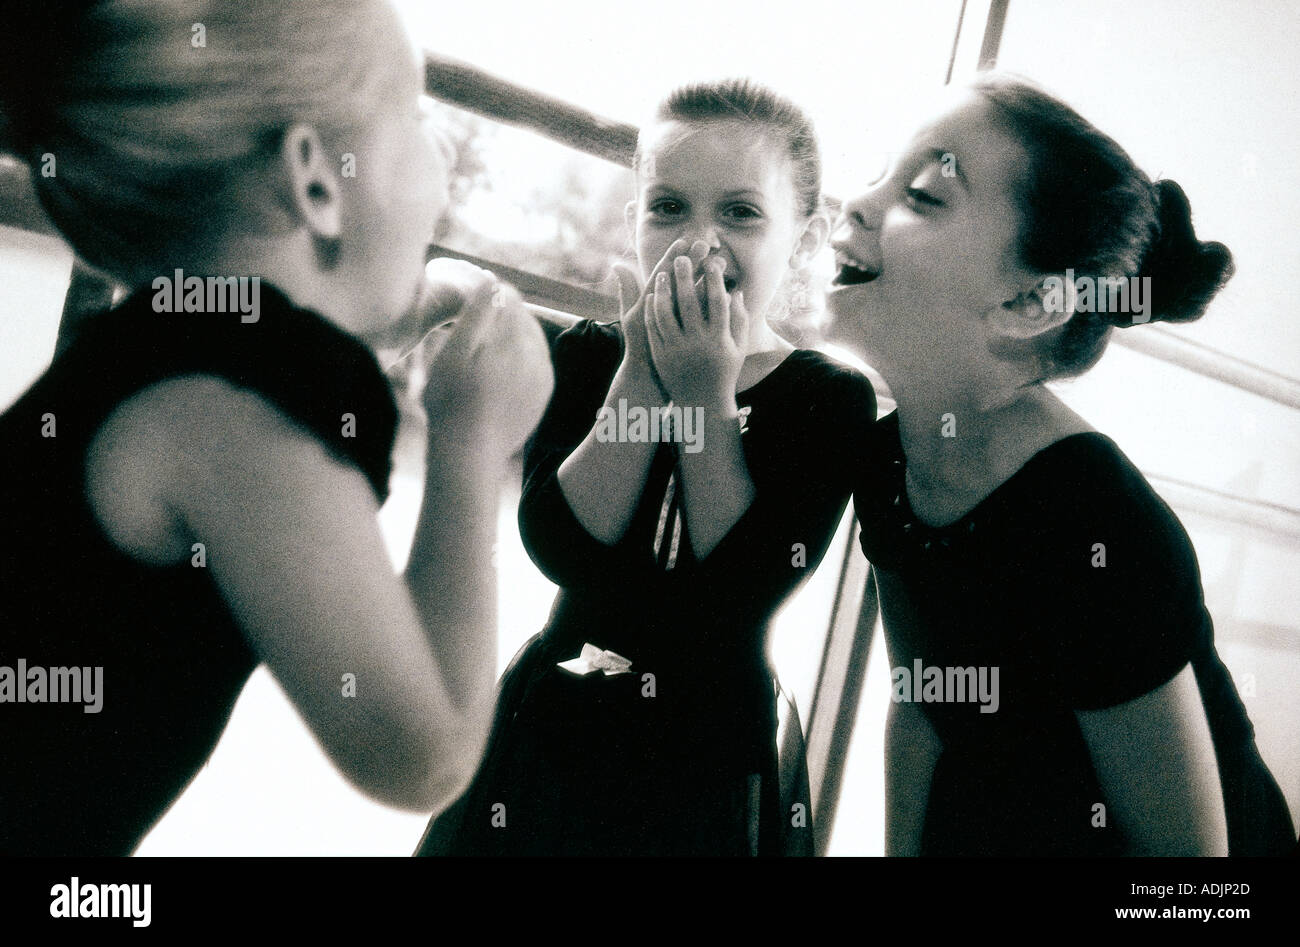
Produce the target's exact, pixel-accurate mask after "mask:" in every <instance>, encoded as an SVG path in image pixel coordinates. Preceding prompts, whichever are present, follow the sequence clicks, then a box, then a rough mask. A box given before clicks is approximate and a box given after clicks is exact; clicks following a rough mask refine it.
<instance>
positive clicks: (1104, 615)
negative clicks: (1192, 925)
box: [855, 413, 1294, 855]
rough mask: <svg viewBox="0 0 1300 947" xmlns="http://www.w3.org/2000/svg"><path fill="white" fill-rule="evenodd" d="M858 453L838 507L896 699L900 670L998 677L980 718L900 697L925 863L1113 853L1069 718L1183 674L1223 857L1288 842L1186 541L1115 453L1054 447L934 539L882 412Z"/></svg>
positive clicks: (902, 679)
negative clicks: (1207, 746)
mask: <svg viewBox="0 0 1300 947" xmlns="http://www.w3.org/2000/svg"><path fill="white" fill-rule="evenodd" d="M871 444H872V449H871V451H870V452H869V454H868V456H869V463H868V466H867V468H866V472H867V473H866V476H865V477H864V479H863V481H862V483H861V484H860V486H859V489H858V490H857V492H856V494H855V504H856V509H857V513H858V517H859V519H860V521H861V523H862V548H863V551H864V553H865V554H866V556H867V558H868V559H869V560H870V561H871V563H872V564H873V566H874V568H875V573H876V578H877V583H878V587H879V591H880V600H881V609H882V615H883V620H884V625H885V633H886V641H887V643H888V648H889V660H890V667H891V669H893V670H894V671H895V674H894V676H893V677H892V678H891V683H895V684H897V686H896V693H897V695H898V697H900V698H906V697H907V696H908V690H907V688H909V687H915V686H916V685H915V683H914V681H915V679H916V677H917V674H916V671H917V670H918V664H917V662H920V665H919V668H920V670H921V671H922V675H921V676H922V680H924V678H925V669H926V668H929V667H936V668H941V669H944V673H945V679H946V675H947V669H949V668H975V669H977V671H978V670H979V669H991V668H994V667H996V668H998V679H997V709H996V711H994V712H981V705H984V706H990V707H991V706H992V702H991V701H990V700H982V701H981V700H980V699H978V698H977V699H974V700H971V699H969V696H968V698H967V699H966V700H958V699H955V698H958V697H960V693H959V692H958V691H957V689H956V687H955V686H954V687H953V688H952V689H951V690H948V691H933V692H932V694H933V695H939V694H942V696H944V697H945V698H947V700H946V701H945V702H937V701H931V700H927V699H926V695H925V693H924V691H923V689H922V693H921V694H920V695H917V694H916V693H915V691H913V692H912V695H911V699H913V700H918V696H919V698H920V699H919V700H918V703H919V706H920V707H921V709H922V710H923V711H924V713H925V715H926V717H927V718H928V720H929V721H930V723H931V724H932V725H933V727H934V729H935V731H936V733H937V734H938V736H939V738H940V740H941V741H942V743H943V751H942V754H941V756H940V758H939V760H938V763H937V765H936V767H935V771H934V776H933V781H932V785H931V789H930V797H929V803H928V806H927V811H926V817H925V825H924V830H923V834H922V849H923V852H924V853H927V854H1016V855H1028V854H1033V855H1050V854H1114V853H1119V852H1121V851H1123V850H1124V846H1125V826H1123V825H1122V824H1119V822H1118V821H1117V817H1116V815H1115V813H1114V812H1113V811H1110V810H1109V808H1108V810H1107V812H1106V816H1105V822H1106V827H1104V828H1103V827H1100V826H1099V825H1097V824H1095V823H1098V822H1099V821H1100V820H1098V819H1097V815H1098V810H1096V809H1095V808H1094V807H1095V806H1096V805H1097V804H1099V803H1100V804H1101V805H1105V804H1106V802H1107V800H1106V798H1105V795H1104V794H1103V792H1102V790H1101V787H1100V785H1099V783H1098V779H1097V775H1096V773H1095V771H1094V769H1093V766H1092V763H1091V759H1090V756H1089V752H1088V748H1087V745H1086V743H1085V741H1084V738H1083V734H1082V731H1081V729H1080V727H1079V724H1078V721H1077V718H1076V717H1075V712H1076V711H1080V710H1093V709H1099V708H1105V707H1112V706H1115V705H1118V704H1121V703H1125V702H1127V701H1130V700H1132V699H1134V698H1137V697H1139V696H1141V695H1143V694H1146V693H1148V692H1149V691H1152V690H1154V689H1155V688H1157V687H1159V686H1161V685H1162V684H1164V683H1166V682H1167V681H1169V680H1171V679H1172V678H1173V677H1174V676H1175V675H1176V674H1177V673H1178V672H1179V671H1180V670H1181V669H1183V668H1184V667H1186V666H1187V665H1188V663H1189V662H1190V663H1191V665H1192V667H1193V668H1194V671H1195V674H1196V678H1197V682H1198V685H1199V688H1200V691H1201V696H1202V700H1203V703H1204V706H1205V709H1206V712H1207V716H1208V719H1209V723H1210V726H1211V731H1212V734H1213V736H1214V742H1215V747H1216V751H1217V754H1218V757H1219V765H1220V770H1221V775H1222V780H1223V783H1224V792H1225V801H1226V803H1227V808H1228V821H1229V835H1230V844H1231V846H1232V848H1233V850H1234V852H1243V851H1245V850H1247V849H1254V848H1256V847H1258V846H1263V847H1264V848H1270V846H1272V845H1278V846H1280V845H1282V844H1283V842H1284V840H1286V842H1285V844H1287V845H1289V844H1291V843H1292V842H1294V836H1293V833H1292V831H1291V828H1290V821H1289V815H1288V814H1287V810H1286V806H1285V802H1283V801H1282V800H1281V795H1280V793H1279V792H1277V787H1276V784H1275V783H1272V779H1271V777H1270V776H1269V775H1268V772H1267V770H1266V769H1265V768H1264V767H1263V764H1262V762H1260V761H1259V757H1258V754H1257V752H1256V751H1255V746H1254V731H1253V728H1252V726H1251V723H1250V721H1249V719H1248V718H1247V716H1246V713H1245V709H1244V707H1243V705H1242V704H1241V701H1240V699H1239V698H1238V696H1237V693H1236V690H1235V688H1234V686H1233V684H1232V680H1231V677H1230V676H1229V675H1228V672H1227V670H1226V669H1225V668H1224V666H1223V664H1222V663H1221V662H1220V661H1219V659H1218V656H1217V654H1216V652H1215V649H1214V641H1213V629H1212V625H1211V621H1210V617H1209V614H1208V612H1207V611H1206V609H1205V605H1204V600H1203V596H1202V591H1201V584H1200V575H1199V570H1198V568H1197V563H1196V556H1195V553H1194V551H1193V549H1192V545H1191V542H1190V540H1189V539H1188V537H1187V534H1186V532H1185V531H1184V530H1183V528H1182V526H1181V524H1180V523H1179V522H1178V520H1177V518H1176V517H1175V516H1174V514H1173V512H1172V511H1171V510H1170V509H1169V508H1168V506H1167V505H1166V504H1165V503H1164V502H1163V501H1162V500H1161V499H1160V498H1159V497H1158V496H1157V495H1156V494H1155V492H1154V491H1153V490H1152V489H1151V487H1150V485H1149V484H1147V482H1146V480H1145V479H1144V478H1143V477H1142V475H1141V473H1139V472H1138V470H1137V469H1136V468H1135V467H1134V466H1133V464H1132V463H1131V462H1130V461H1129V460H1128V458H1127V457H1125V456H1124V454H1123V453H1122V452H1121V451H1120V450H1119V448H1118V447H1117V446H1116V445H1115V444H1114V442H1112V441H1111V440H1110V439H1109V438H1107V437H1105V436H1104V435H1101V434H1098V433H1095V432H1086V433H1080V434H1075V435H1073V436H1069V437H1066V438H1064V439H1062V440H1060V441H1057V442H1056V443H1054V444H1052V445H1050V446H1049V447H1047V448H1046V449H1044V450H1042V451H1040V452H1039V453H1038V454H1036V455H1035V456H1034V457H1032V458H1031V459H1030V460H1029V461H1028V462H1027V463H1026V464H1025V465H1024V466H1023V467H1022V468H1021V469H1020V470H1019V471H1018V472H1017V473H1016V474H1014V475H1013V476H1012V477H1011V478H1010V479H1008V480H1007V481H1006V482H1005V483H1003V484H1002V485H1001V486H1000V487H998V488H997V489H996V490H995V491H994V492H993V493H992V494H991V495H990V496H988V497H987V498H986V499H985V500H984V501H982V502H981V503H980V504H978V505H977V506H976V507H975V509H973V510H972V511H970V512H969V513H968V514H967V515H966V516H963V517H962V518H961V519H960V520H958V521H957V522H955V523H952V524H949V525H947V526H944V527H941V528H932V527H928V526H927V525H926V524H924V523H922V522H921V521H919V520H918V519H917V518H916V516H915V515H914V514H913V513H912V510H911V507H910V505H909V504H908V499H907V491H906V488H905V481H904V471H905V458H904V455H903V452H902V447H901V443H900V440H899V432H898V418H897V414H896V413H895V414H891V415H889V416H887V417H886V418H883V419H882V420H881V421H880V423H879V424H878V425H877V426H876V428H875V429H874V430H873V432H872V437H871ZM898 669H905V670H906V671H907V672H908V673H907V674H902V673H898ZM931 679H932V680H933V679H934V678H933V676H931ZM965 679H966V680H970V677H969V675H966V676H965ZM985 681H986V682H987V683H988V684H989V685H991V683H992V681H993V678H992V675H991V672H987V671H986V676H985ZM955 683H956V676H955V675H954V685H955ZM986 692H987V691H986ZM1247 797H1249V798H1247ZM1279 806H1280V808H1279Z"/></svg>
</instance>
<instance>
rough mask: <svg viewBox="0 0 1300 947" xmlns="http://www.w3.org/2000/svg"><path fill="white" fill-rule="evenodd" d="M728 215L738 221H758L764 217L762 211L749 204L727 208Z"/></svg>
mask: <svg viewBox="0 0 1300 947" xmlns="http://www.w3.org/2000/svg"><path fill="white" fill-rule="evenodd" d="M727 213H728V214H729V215H730V216H732V217H734V218H736V219H737V220H758V219H759V218H760V217H762V216H763V213H762V211H760V210H759V209H758V208H757V207H752V206H750V205H749V204H735V205H733V206H732V207H729V208H727Z"/></svg>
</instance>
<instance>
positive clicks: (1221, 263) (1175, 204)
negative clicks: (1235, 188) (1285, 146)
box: [1139, 180, 1236, 322]
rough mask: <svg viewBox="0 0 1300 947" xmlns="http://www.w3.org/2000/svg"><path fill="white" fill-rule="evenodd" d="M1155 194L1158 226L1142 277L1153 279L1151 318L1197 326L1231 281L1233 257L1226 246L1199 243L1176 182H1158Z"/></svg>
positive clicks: (1143, 266)
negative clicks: (1215, 297)
mask: <svg viewBox="0 0 1300 947" xmlns="http://www.w3.org/2000/svg"><path fill="white" fill-rule="evenodd" d="M1153 192H1154V194H1155V198H1156V203H1157V204H1158V205H1159V223H1158V225H1157V229H1156V232H1155V234H1154V236H1153V238H1152V241H1151V245H1150V247H1149V248H1148V249H1147V252H1146V256H1145V257H1144V258H1143V260H1142V271H1141V273H1140V274H1139V275H1140V276H1149V277H1150V278H1151V284H1150V285H1151V318H1152V320H1155V321H1165V322H1192V321H1194V320H1196V319H1199V318H1200V317H1201V316H1202V315H1203V314H1204V313H1205V307H1206V306H1208V305H1209V303H1210V300H1211V299H1213V298H1214V296H1215V294H1216V293H1218V291H1219V290H1220V289H1222V288H1223V286H1224V284H1225V283H1227V282H1228V280H1229V279H1231V277H1232V274H1233V272H1235V270H1236V267H1235V266H1234V265H1233V262H1232V253H1231V252H1230V251H1229V250H1228V248H1227V247H1225V246H1224V245H1223V244H1221V243H1216V242H1214V241H1206V242H1203V241H1201V240H1198V239H1196V232H1195V231H1194V230H1193V229H1192V209H1191V206H1190V205H1189V204H1188V202H1187V195H1186V194H1184V193H1183V189H1182V188H1181V187H1179V186H1178V183H1177V182H1175V181H1169V180H1162V181H1157V182H1156V183H1155V184H1154V185H1153Z"/></svg>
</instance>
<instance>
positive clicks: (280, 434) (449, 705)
mask: <svg viewBox="0 0 1300 947" xmlns="http://www.w3.org/2000/svg"><path fill="white" fill-rule="evenodd" d="M480 302H482V300H480ZM471 308H472V307H471ZM532 333H535V336H534V335H533V334H532ZM453 343H454V344H453ZM485 362H487V363H493V364H495V366H496V367H495V368H493V367H491V364H485ZM434 367H435V368H440V369H442V370H441V371H440V372H439V376H440V378H441V383H440V386H435V387H434V392H433V395H432V396H429V392H428V389H426V403H427V404H428V405H429V406H430V409H431V411H430V413H431V415H435V416H437V417H438V418H439V420H440V421H442V422H444V423H442V424H439V425H437V426H436V434H435V438H434V439H433V440H434V441H435V443H434V446H433V447H432V448H431V451H430V469H429V477H428V481H427V485H426V491H425V503H424V507H423V510H422V513H421V522H420V524H419V527H418V535H417V547H416V550H413V557H412V558H413V566H412V568H411V569H410V570H409V571H408V576H407V581H406V582H405V583H404V582H403V581H402V579H401V578H399V577H398V576H397V575H395V574H394V571H393V568H392V564H391V562H390V560H389V559H388V555H387V552H386V549H385V546H384V544H383V541H382V539H381V536H380V533H379V528H378V524H377V520H376V516H377V513H378V510H377V506H376V502H375V497H374V494H373V492H372V491H371V488H370V486H369V483H368V482H367V481H366V479H365V478H364V476H362V475H361V473H360V472H359V471H357V470H356V469H354V468H353V467H351V466H349V465H346V464H343V463H341V462H339V461H338V460H336V459H335V458H333V457H332V456H331V455H329V454H328V453H327V452H326V450H325V449H324V448H323V446H322V445H321V444H320V443H319V442H318V441H317V440H316V439H315V438H314V437H312V436H310V435H309V434H307V433H306V432H304V431H303V430H301V429H300V428H298V427H297V425H295V424H294V423H293V422H292V421H290V420H289V419H288V418H286V417H285V416H284V415H282V414H280V412H279V411H277V410H276V409H275V408H274V407H272V406H271V405H270V404H269V403H267V402H266V401H264V400H263V399H262V398H261V397H260V396H258V395H256V394H253V393H251V392H247V391H243V390H240V389H237V388H235V387H233V386H232V385H230V384H229V383H227V382H225V381H224V380H221V379H218V378H214V377H211V376H189V377H185V378H177V379H171V380H169V381H167V382H164V383H162V384H159V385H156V386H154V387H152V388H150V389H147V390H145V391H143V392H141V393H139V394H137V395H136V396H135V397H133V398H131V399H129V400H128V401H127V402H125V403H124V404H123V405H121V406H119V408H118V409H117V411H116V412H115V413H114V415H113V416H112V417H111V418H110V419H109V421H108V422H107V423H106V424H105V425H104V426H103V428H102V429H101V431H100V433H99V434H98V435H97V437H96V439H95V442H94V444H92V448H91V451H90V452H89V454H88V470H87V476H88V488H89V493H90V499H91V502H92V506H93V507H94V509H95V511H96V514H97V516H98V518H99V520H100V522H101V524H102V525H103V526H104V529H105V531H106V533H107V534H108V535H109V536H110V537H111V538H112V539H113V540H114V541H115V542H116V543H117V544H118V545H119V546H120V547H122V548H123V549H124V550H125V551H127V552H128V553H130V554H132V555H135V556H136V557H137V558H140V559H142V560H145V561H149V562H154V563H157V564H166V563H174V562H177V561H181V560H184V559H188V558H189V555H190V549H191V546H192V544H193V543H195V542H201V543H203V544H204V545H205V547H206V560H207V562H206V568H209V569H211V572H212V578H213V580H214V582H215V584H216V587H217V589H218V590H219V591H220V593H221V594H222V596H223V597H224V598H225V599H226V601H227V603H228V605H229V607H230V609H231V612H232V614H233V615H234V617H235V619H236V621H237V622H238V623H239V625H240V628H241V630H242V631H243V633H244V635H245V637H246V638H247V640H248V641H249V643H250V644H251V646H252V647H253V649H254V650H255V651H256V653H257V654H258V656H259V658H260V659H261V660H263V661H264V662H265V663H266V664H267V666H268V668H269V669H270V670H271V672H272V673H273V674H274V675H275V677H276V679H277V680H278V681H279V682H280V684H281V686H283V688H284V689H285V692H286V694H287V695H288V697H289V698H290V700H291V701H292V702H293V704H294V706H295V707H296V708H297V710H298V712H299V713H300V714H301V715H302V717H303V719H304V721H305V722H306V723H307V725H308V726H309V727H310V728H311V730H312V732H313V734H314V735H315V737H316V739H317V741H318V742H319V743H320V744H321V746H322V747H323V749H324V750H325V751H326V752H327V753H328V754H329V755H330V757H331V758H332V759H333V760H334V762H335V763H336V765H338V766H339V768H340V769H341V770H342V771H343V773H344V775H345V776H347V778H348V779H350V780H351V781H352V782H353V783H354V784H356V785H357V787H358V788H360V789H361V790H362V791H364V792H367V793H369V794H370V795H372V796H374V797H375V798H377V799H379V800H380V801H383V802H386V803H388V804H390V805H395V806H400V807H403V808H409V809H415V810H422V811H427V810H429V809H432V808H436V807H439V806H441V805H443V804H445V803H446V802H449V801H450V800H451V799H453V798H455V796H456V795H457V794H458V793H459V792H460V791H462V790H463V788H464V785H465V784H466V782H467V781H468V779H469V777H470V776H471V775H472V773H473V771H474V768H475V766H476V764H477V759H478V756H479V753H480V751H481V747H482V743H483V740H484V737H485V735H486V728H487V725H488V721H489V719H490V715H491V701H490V699H489V696H490V684H491V668H492V663H493V662H492V661H491V657H492V655H493V654H494V651H495V648H494V642H495V596H494V595H493V594H491V592H492V584H491V583H492V570H491V565H490V557H491V548H492V542H491V540H492V537H493V533H494V524H495V518H496V491H497V483H498V480H499V477H500V475H501V473H502V471H503V469H504V467H505V458H507V457H508V456H509V455H510V453H511V452H512V450H513V446H511V445H514V444H516V443H517V442H518V441H520V440H522V436H523V435H522V434H521V433H520V432H521V431H523V432H524V433H526V428H527V427H528V426H529V425H530V424H531V423H532V421H534V420H535V419H536V415H537V414H539V413H540V410H541V405H542V404H544V403H545V399H546V397H547V396H548V395H549V390H550V388H549V371H550V367H549V361H548V360H547V359H546V357H545V343H544V341H543V339H542V337H541V331H540V329H539V328H538V327H537V326H536V324H535V323H533V322H532V321H531V320H529V319H527V317H526V316H523V315H519V314H514V315H513V316H512V317H507V316H506V315H505V314H503V315H501V317H500V318H499V319H492V318H490V312H489V309H488V307H486V306H483V305H479V306H478V307H477V308H476V309H473V311H471V312H468V313H467V315H466V317H465V318H463V319H462V325H461V326H459V327H458V328H457V331H456V332H455V333H453V336H452V340H451V341H449V342H448V345H447V347H446V355H445V357H444V356H443V355H441V354H440V356H439V358H438V359H435V362H434ZM503 371H504V372H508V373H510V374H511V376H512V377H514V378H516V379H517V380H519V381H520V382H521V383H522V384H524V385H526V391H527V393H526V394H525V393H524V392H519V391H512V390H510V386H509V385H506V386H502V387H498V385H497V382H498V379H497V378H496V377H495V375H496V374H497V373H499V372H503ZM467 379H477V381H474V382H473V383H471V382H469V381H467ZM475 385H477V386H478V390H475ZM491 390H498V394H499V399H498V401H497V402H496V403H495V407H494V404H493V402H492V401H491V399H488V400H487V401H485V400H484V398H483V397H482V395H483V393H484V391H491ZM451 402H454V403H455V405H456V406H457V407H456V408H455V410H452V409H451V408H450V407H449V404H450V403H451ZM506 413H509V421H504V420H503V419H502V417H503V415H504V414H506ZM417 552H418V553H419V554H418V555H416V554H415V553H417ZM485 656H486V661H485V660H484V659H485ZM484 664H485V667H484V666H480V665H484ZM345 675H353V678H352V679H351V681H352V682H354V687H355V694H354V695H351V694H350V692H351V690H352V688H351V687H346V688H345V684H347V683H348V680H347V679H345Z"/></svg>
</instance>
